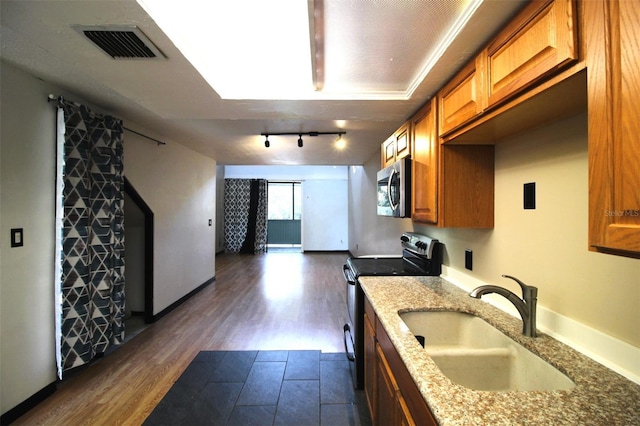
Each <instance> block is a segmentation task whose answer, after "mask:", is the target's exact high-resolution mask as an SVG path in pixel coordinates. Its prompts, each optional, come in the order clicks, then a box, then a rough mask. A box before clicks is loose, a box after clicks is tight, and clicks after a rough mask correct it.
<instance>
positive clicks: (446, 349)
mask: <svg viewBox="0 0 640 426" xmlns="http://www.w3.org/2000/svg"><path fill="white" fill-rule="evenodd" d="M399 315H400V318H401V319H402V321H403V322H404V324H405V325H406V326H407V327H408V329H409V330H410V331H411V333H412V334H413V335H414V336H415V337H416V339H417V341H418V342H419V343H420V344H421V345H422V346H423V347H424V349H425V350H426V351H427V354H428V355H429V356H430V357H431V359H432V360H433V362H434V363H435V364H436V365H437V366H438V368H439V369H440V371H441V372H442V373H443V374H444V375H445V376H446V377H447V378H449V380H451V381H452V382H454V383H457V384H458V385H461V386H464V387H466V388H469V389H473V390H480V391H550V390H566V389H571V388H573V387H574V386H575V384H574V383H573V381H571V379H569V378H568V377H567V376H566V375H564V374H563V373H562V372H561V371H559V370H557V369H556V368H555V367H553V366H552V365H551V364H549V363H548V362H546V361H545V360H543V359H542V358H540V357H539V356H537V355H536V354H534V353H533V352H531V351H529V350H528V349H526V348H525V347H524V346H522V345H521V344H519V343H517V342H516V341H514V340H513V339H511V338H510V337H508V336H507V335H505V334H503V333H502V332H501V331H499V330H498V329H496V328H495V327H494V326H492V325H491V324H489V323H488V322H486V321H484V320H483V319H482V318H479V317H477V316H475V315H472V314H468V313H464V312H457V311H414V312H401V313H400V314H399Z"/></svg>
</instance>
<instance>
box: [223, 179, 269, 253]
mask: <svg viewBox="0 0 640 426" xmlns="http://www.w3.org/2000/svg"><path fill="white" fill-rule="evenodd" d="M267 183H268V182H267V181H266V180H265V179H225V180H224V251H225V252H227V253H245V254H256V253H264V252H266V250H267V218H268V215H267V206H268V203H267Z"/></svg>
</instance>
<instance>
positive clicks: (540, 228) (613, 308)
mask: <svg viewBox="0 0 640 426" xmlns="http://www.w3.org/2000/svg"><path fill="white" fill-rule="evenodd" d="M378 167H379V159H378V158H373V159H372V160H370V161H369V162H367V164H366V165H365V170H366V171H367V173H369V170H371V171H373V170H374V169H376V168H378ZM495 170H496V171H495V177H496V180H495V188H496V196H495V212H496V213H495V227H494V229H490V230H474V229H442V228H435V227H432V226H424V225H415V226H414V225H413V224H412V223H411V221H410V219H392V220H395V221H397V222H393V223H392V224H387V223H383V222H381V221H380V219H379V218H374V217H372V215H369V216H368V217H367V216H365V218H364V219H365V220H364V222H365V223H364V224H363V226H362V227H360V228H355V229H353V228H352V235H351V239H350V248H351V250H352V251H354V249H355V245H356V244H359V252H360V253H362V252H367V251H374V252H375V251H377V250H381V249H386V248H387V247H388V244H387V245H383V244H380V245H376V244H375V243H372V242H371V239H372V238H374V237H376V238H377V237H378V236H379V237H381V238H382V241H387V240H388V239H389V238H391V239H393V238H397V237H398V235H399V232H401V229H402V228H408V229H410V228H414V229H415V230H416V231H417V232H422V233H424V234H427V235H430V236H432V237H435V238H438V239H440V240H441V241H442V242H443V243H444V244H445V257H444V264H445V268H444V274H445V275H447V276H448V277H449V278H450V279H451V280H454V281H456V283H457V284H459V285H460V286H462V287H463V288H464V287H467V288H472V287H473V286H475V285H480V284H497V285H502V286H506V287H509V288H510V289H512V290H513V291H519V290H518V289H517V285H516V286H515V288H514V285H513V283H511V282H510V281H508V280H506V279H504V278H501V274H510V275H514V276H516V277H519V278H521V279H522V280H523V281H524V282H526V283H528V284H531V285H535V286H537V287H538V288H539V293H538V306H539V309H538V314H539V316H538V317H539V325H540V326H541V328H542V329H544V330H545V331H548V332H549V333H551V334H555V335H556V337H558V338H560V339H563V340H566V341H567V342H568V343H571V344H572V345H574V347H580V348H581V349H583V351H584V352H585V353H588V354H590V355H591V356H592V357H594V358H596V359H597V360H599V361H601V362H612V363H613V364H615V365H613V364H612V365H610V366H611V367H616V368H617V369H618V371H620V372H622V373H623V374H625V375H627V377H630V378H632V379H634V380H637V379H638V378H640V362H638V360H640V310H638V303H639V302H640V261H639V260H637V259H630V258H624V257H619V256H612V255H607V254H602V253H593V252H590V251H588V249H587V229H588V226H587V221H588V217H587V211H588V146H587V117H586V114H581V115H578V116H575V117H572V118H569V119H566V120H563V121H561V122H557V123H554V124H551V125H548V126H545V127H541V128H539V129H536V130H534V131H530V132H527V133H526V134H523V135H519V136H517V137H514V138H510V139H508V140H504V141H500V142H499V143H498V144H497V145H496V162H495ZM356 175H357V174H356ZM352 176H353V175H352ZM373 176H374V175H367V177H366V178H363V181H364V182H366V183H365V184H363V185H364V186H367V187H371V188H373V187H374V182H375V180H374V178H373ZM357 181H358V180H357V179H355V178H353V177H352V183H351V186H352V187H353V186H357V185H356V182H357ZM527 182H536V192H537V194H536V195H537V208H536V209H535V210H524V209H523V205H522V203H523V201H522V192H523V187H522V186H523V184H524V183H527ZM372 191H373V190H371V191H364V190H359V191H356V189H354V188H352V203H356V204H367V205H371V206H372V207H370V210H371V211H373V206H374V205H375V204H374V203H375V198H374V197H375V194H374V193H373V192H372ZM353 220H354V221H356V222H357V220H358V216H357V215H356V217H355V218H354V219H353ZM467 248H468V249H472V250H473V255H474V259H473V264H474V269H473V271H468V270H466V269H465V268H464V250H465V249H467ZM483 299H484V298H483ZM486 299H487V300H490V301H493V302H494V303H498V304H501V305H502V307H503V308H505V309H507V310H508V309H509V306H508V302H507V303H506V304H503V303H502V300H501V299H500V296H488V297H486ZM603 342H605V343H603Z"/></svg>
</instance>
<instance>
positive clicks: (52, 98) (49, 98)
mask: <svg viewBox="0 0 640 426" xmlns="http://www.w3.org/2000/svg"><path fill="white" fill-rule="evenodd" d="M54 101H64V98H63V97H62V96H56V95H53V94H50V95H49V96H47V102H54ZM122 128H123V129H124V130H126V131H128V132H131V133H135V134H136V135H138V136H142V137H143V138H147V139H149V140H151V141H153V142H155V143H156V144H158V146H160V145H166V144H167V143H166V142H162V141H161V140H158V139H156V138H152V137H151V136H147V135H145V134H143V133H140V132H136V131H135V130H131V129H129V128H128V127H125V126H122Z"/></svg>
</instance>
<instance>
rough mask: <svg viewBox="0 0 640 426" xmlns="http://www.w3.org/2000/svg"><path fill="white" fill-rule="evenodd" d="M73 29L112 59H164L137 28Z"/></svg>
mask: <svg viewBox="0 0 640 426" xmlns="http://www.w3.org/2000/svg"><path fill="white" fill-rule="evenodd" d="M73 28H74V29H75V30H76V31H77V32H79V33H80V34H83V35H84V36H85V37H87V38H88V39H89V40H90V41H91V42H92V43H93V44H95V45H96V46H98V47H99V48H100V49H101V50H102V51H103V52H104V53H106V54H107V55H109V56H111V57H112V58H113V59H165V56H164V55H163V54H162V52H160V50H159V49H158V48H157V47H156V46H155V45H154V44H153V43H152V42H151V40H149V39H148V38H147V36H145V35H144V34H143V33H142V31H140V29H139V28H138V27H83V26H74V27H73Z"/></svg>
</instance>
